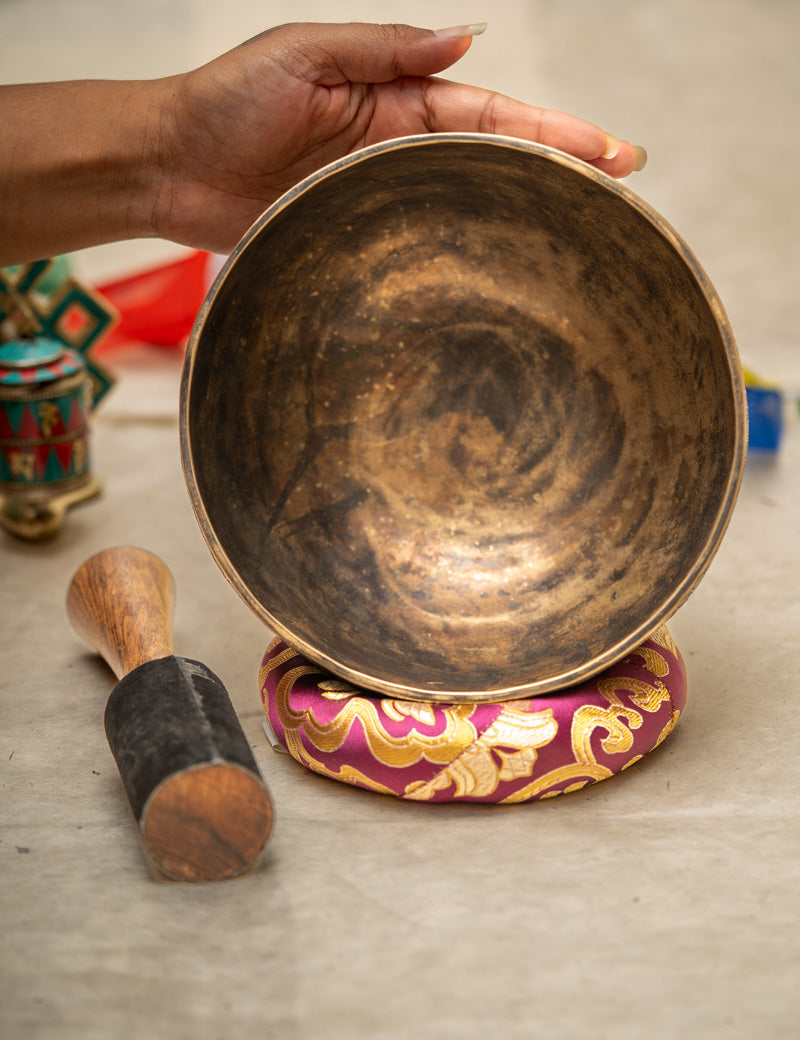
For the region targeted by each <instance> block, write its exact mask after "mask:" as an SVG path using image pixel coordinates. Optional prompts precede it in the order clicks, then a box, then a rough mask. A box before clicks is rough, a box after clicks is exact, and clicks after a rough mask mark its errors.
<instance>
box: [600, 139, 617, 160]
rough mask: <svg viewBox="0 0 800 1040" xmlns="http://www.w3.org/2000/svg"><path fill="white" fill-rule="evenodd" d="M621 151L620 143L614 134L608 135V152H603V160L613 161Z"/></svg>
mask: <svg viewBox="0 0 800 1040" xmlns="http://www.w3.org/2000/svg"><path fill="white" fill-rule="evenodd" d="M618 151H619V141H618V140H617V139H616V137H614V136H613V135H612V134H606V150H605V151H604V152H603V155H602V158H603V159H613V158H614V156H615V155H616V154H617V152H618Z"/></svg>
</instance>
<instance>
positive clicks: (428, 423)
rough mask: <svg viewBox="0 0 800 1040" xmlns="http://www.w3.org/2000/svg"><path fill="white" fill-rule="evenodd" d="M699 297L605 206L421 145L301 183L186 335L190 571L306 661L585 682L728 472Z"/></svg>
mask: <svg viewBox="0 0 800 1040" xmlns="http://www.w3.org/2000/svg"><path fill="white" fill-rule="evenodd" d="M743 415H744V406H743V389H742V386H741V381H740V378H739V375H738V367H737V363H736V352H735V347H734V345H733V341H732V338H731V335H730V332H729V329H728V326H727V322H726V320H725V318H724V314H723V312H722V309H721V307H720V305H719V303H718V301H717V299H716V296H715V294H714V292H713V290H712V289H711V287H710V286H709V284H708V282H707V279H706V278H705V276H704V275H703V273H702V271H701V270H700V269H699V268H698V266H697V264H696V262H695V261H694V258H693V257H692V255H691V253H690V252H689V251H688V249H686V247H685V246H684V245H683V244H682V243H681V241H680V240H679V239H678V238H677V236H675V234H674V232H672V231H671V229H670V228H669V227H668V226H667V225H666V224H665V223H664V222H663V221H662V220H661V219H660V218H659V217H658V216H657V215H656V214H654V213H653V212H652V211H650V210H649V209H648V208H647V207H646V206H645V205H644V204H643V203H641V202H640V201H639V200H637V199H636V197H635V196H634V195H633V194H632V193H631V192H629V191H628V190H627V189H626V188H624V187H623V186H621V185H618V184H616V183H614V182H612V181H611V180H610V179H608V178H606V177H604V176H603V175H602V174H598V173H597V172H596V171H593V170H590V169H589V168H587V167H584V166H582V165H581V164H579V163H577V162H576V161H574V160H571V159H568V158H567V157H565V156H562V155H560V154H559V153H553V152H551V151H549V150H548V149H544V148H542V147H541V146H533V145H531V146H528V145H524V144H523V143H521V142H512V141H504V140H502V139H501V140H498V139H495V138H480V137H478V136H477V135H475V136H470V135H466V136H447V137H428V138H418V139H409V140H406V141H400V142H393V143H391V144H389V145H383V146H378V147H376V148H374V149H372V150H369V151H367V152H365V153H362V154H360V155H358V156H355V157H351V158H350V159H349V160H343V161H342V162H341V163H339V164H337V165H335V166H334V167H331V168H329V169H327V170H326V171H323V172H322V173H321V174H319V175H317V176H316V177H314V178H311V179H309V181H308V182H305V183H304V184H303V185H301V186H300V187H299V188H298V189H295V191H293V192H292V193H290V194H289V195H288V196H286V197H285V198H284V200H282V201H281V202H280V203H278V204H276V206H274V207H273V208H272V209H271V210H270V211H268V212H267V213H266V214H265V215H264V217H263V218H262V219H261V221H259V223H258V224H257V225H256V226H254V228H253V229H251V231H250V232H249V234H248V236H246V238H245V239H244V240H243V242H242V244H241V245H240V246H239V247H238V249H237V251H236V252H235V253H234V255H233V256H232V257H231V259H230V260H229V261H228V264H227V266H226V268H225V269H224V270H223V272H222V273H221V275H220V277H219V278H218V280H217V283H216V285H215V287H214V289H213V290H212V292H211V293H210V294H209V299H208V300H207V302H206V304H205V306H204V309H203V311H202V312H201V316H200V318H199V319H198V322H197V325H196V327H195V331H194V333H193V336H192V340H191V342H190V346H189V351H188V354H187V362H186V369H185V374H184V385H183V392H182V438H183V451H184V466H185V469H186V472H187V480H188V483H189V488H190V492H191V494H192V498H193V503H194V506H195V510H196V512H197V515H198V518H199V520H200V524H201V527H202V528H203V531H204V534H205V536H206V538H207V540H208V542H209V545H210V547H211V549H212V552H213V553H214V555H215V557H216V559H217V562H218V563H219V565H220V566H221V568H222V570H223V571H224V572H225V574H226V575H227V577H228V578H229V580H230V581H231V582H232V583H233V584H234V586H235V587H236V588H237V589H238V591H239V592H240V594H241V595H242V596H243V598H244V599H245V600H246V602H248V603H249V605H250V606H251V607H252V608H253V609H254V610H255V611H257V613H259V614H260V616H262V617H263V619H264V620H265V621H266V623H267V624H268V625H269V626H270V627H272V628H273V630H274V631H276V632H277V633H278V634H280V635H281V636H282V637H283V638H285V639H286V640H287V641H289V642H290V643H291V644H292V645H293V646H295V647H296V648H297V649H299V650H301V651H303V652H305V653H306V654H307V655H308V656H310V657H311V658H312V659H313V660H315V661H317V662H318V663H320V664H322V665H324V666H326V667H328V668H331V669H332V670H333V671H335V672H337V673H338V674H340V675H342V676H344V677H346V678H349V679H351V680H352V681H354V682H356V683H358V684H360V685H363V686H366V687H368V688H371V689H373V690H378V691H381V692H385V693H400V694H403V695H405V696H414V697H419V698H423V699H432V700H454V699H471V700H476V699H498V698H499V697H501V696H502V697H514V696H526V695H530V694H536V693H543V692H546V691H548V690H552V689H555V688H558V687H560V686H565V685H568V684H571V683H574V682H577V681H578V680H580V679H583V678H585V677H586V676H588V675H590V674H594V673H596V672H598V671H600V670H601V669H602V668H604V667H607V666H608V665H610V664H611V663H612V662H613V661H614V660H617V659H618V658H620V657H622V656H623V655H624V654H625V653H627V652H629V651H630V650H631V649H633V648H634V647H635V646H636V645H637V644H638V642H639V641H641V639H643V638H644V637H645V636H646V635H647V634H648V633H649V632H650V631H652V630H653V629H654V628H655V627H656V626H657V625H658V624H659V623H661V622H662V621H663V620H664V619H665V618H666V617H668V616H669V615H670V614H671V613H672V612H673V611H674V609H675V608H676V607H677V606H678V605H679V604H680V602H681V601H682V600H683V599H684V598H685V596H686V595H687V594H688V592H689V591H690V590H691V588H692V587H693V586H694V584H695V583H696V581H697V580H698V579H699V577H700V576H701V575H702V573H703V572H704V570H705V569H706V567H707V565H708V562H709V560H710V558H711V556H712V554H713V552H714V549H715V548H716V545H717V543H718V541H719V539H720V537H721V535H722V533H723V531H724V528H725V526H726V523H727V520H728V516H729V513H730V510H731V508H732V505H733V501H734V498H735V494H736V489H737V487H738V482H739V477H740V472H741V467H742V462H743V451H744V449H743V439H744V438H743V418H742V416H743Z"/></svg>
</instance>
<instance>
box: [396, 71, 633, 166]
mask: <svg viewBox="0 0 800 1040" xmlns="http://www.w3.org/2000/svg"><path fill="white" fill-rule="evenodd" d="M416 85H417V87H418V89H419V91H420V100H421V101H422V104H423V105H424V106H425V109H426V122H427V125H428V129H429V130H430V131H431V132H442V133H446V132H453V131H462V132H463V131H466V132H476V133H487V134H502V135H505V136H508V137H519V138H522V139H524V140H527V141H534V142H536V143H537V144H545V145H549V146H550V147H551V148H558V149H559V150H560V151H562V152H568V153H569V154H570V155H574V156H575V157H576V158H577V159H583V160H584V161H585V162H589V163H591V164H592V165H593V166H597V167H598V168H599V169H601V170H603V171H604V172H605V173H608V174H610V175H611V176H612V177H626V176H627V175H628V174H629V173H632V172H633V171H634V170H640V169H642V167H643V166H644V162H645V161H646V153H645V152H644V149H643V148H637V147H636V146H634V145H632V144H630V142H628V141H623V140H618V139H617V138H616V137H614V136H612V135H611V134H607V133H606V132H605V131H604V130H601V129H600V127H599V126H595V125H594V124H593V123H589V122H587V120H585V119H581V118H579V117H578V116H573V115H570V114H569V113H568V112H560V111H558V110H557V109H551V108H539V107H537V106H536V105H526V104H525V103H524V102H522V101H516V100H514V99H513V98H510V97H506V95H504V94H499V93H497V92H495V91H489V90H483V89H481V88H480V87H472V86H468V85H466V84H463V83H452V82H450V81H449V80H443V79H437V78H434V77H430V78H427V79H421V80H418V81H417V84H416Z"/></svg>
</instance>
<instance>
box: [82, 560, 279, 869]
mask: <svg viewBox="0 0 800 1040" xmlns="http://www.w3.org/2000/svg"><path fill="white" fill-rule="evenodd" d="M173 602H174V585H173V581H172V577H171V576H170V574H169V571H168V570H167V568H166V567H165V566H164V564H163V563H162V562H161V560H159V559H158V557H156V556H153V555H152V553H149V552H146V551H145V550H143V549H133V548H128V547H124V548H117V549H108V550H106V551H104V552H101V553H98V554H97V555H96V556H93V557H92V558H91V559H89V560H87V561H86V563H84V564H83V566H82V567H81V568H80V569H79V570H78V572H77V574H76V575H75V577H74V578H73V580H72V584H71V585H70V587H69V590H68V592H67V614H68V616H69V619H70V621H71V622H72V624H73V626H74V627H75V629H76V631H77V632H78V633H79V635H81V636H82V637H83V638H84V639H85V640H86V641H87V642H88V643H89V644H90V645H91V646H92V647H93V648H94V649H95V650H97V651H99V653H101V654H102V656H103V657H104V658H105V660H106V661H107V662H108V664H109V665H110V666H111V668H112V670H113V671H114V673H115V674H116V676H117V678H118V679H119V680H120V681H119V682H118V683H117V685H116V687H115V688H114V690H113V691H112V693H111V696H110V697H109V699H108V704H107V705H106V712H105V728H106V736H107V737H108V743H109V746H110V747H111V751H112V753H113V755H114V758H115V759H116V762H117V767H118V768H119V772H120V776H121V777H122V782H123V784H124V785H125V791H126V793H127V795H128V800H129V801H130V804H131V809H132V810H133V814H134V816H135V817H136V820H137V822H138V824H139V828H140V831H141V834H142V838H143V841H144V845H145V848H146V851H147V853H148V856H149V859H150V861H151V863H152V864H153V866H154V867H155V869H156V870H157V871H158V872H159V873H160V874H161V875H164V876H166V877H168V878H172V879H173V880H176V881H222V880H224V879H226V878H230V877H236V876H237V875H239V874H242V873H245V872H246V871H248V870H249V869H251V868H252V867H253V866H254V865H255V863H256V861H257V859H258V857H259V855H260V853H261V849H262V848H263V846H264V843H265V842H266V840H267V838H268V836H269V833H270V830H271V828H272V802H271V800H270V797H269V793H268V792H267V789H266V787H265V785H264V781H263V780H262V778H261V775H260V773H259V771H258V766H257V765H256V762H255V759H254V758H253V753H252V751H251V750H250V745H249V744H248V743H247V738H246V737H245V735H244V733H243V732H242V728H241V726H240V724H239V720H238V719H237V717H236V713H235V711H234V709H233V706H232V704H231V702H230V698H229V697H228V694H227V692H226V690H225V687H224V686H223V685H222V683H221V681H220V680H219V678H218V677H217V676H216V675H214V673H213V672H212V671H211V670H210V669H209V668H207V667H206V666H205V665H204V664H202V663H201V662H199V661H191V660H188V659H187V658H184V657H176V656H175V655H174V654H173V652H172V609H173Z"/></svg>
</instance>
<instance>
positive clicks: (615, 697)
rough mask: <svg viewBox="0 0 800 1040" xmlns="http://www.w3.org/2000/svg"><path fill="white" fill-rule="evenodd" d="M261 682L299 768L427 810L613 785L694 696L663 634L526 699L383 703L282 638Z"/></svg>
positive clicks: (272, 718)
mask: <svg viewBox="0 0 800 1040" xmlns="http://www.w3.org/2000/svg"><path fill="white" fill-rule="evenodd" d="M259 681H260V684H261V697H262V701H263V703H264V710H265V712H266V714H267V718H268V721H269V725H270V727H271V729H272V731H273V732H274V734H275V736H276V737H277V739H278V741H279V742H280V743H281V744H282V745H283V746H284V747H285V748H286V749H287V751H288V752H289V754H290V755H292V756H293V757H294V758H295V759H297V761H298V762H300V763H302V765H304V766H306V767H307V768H308V769H311V770H313V771H314V772H315V773H320V774H321V775H322V776H327V777H331V778H332V779H334V780H340V781H342V782H344V783H348V784H354V785H356V786H357V787H364V788H367V789H369V790H371V791H380V792H382V793H383V794H391V795H395V796H396V797H398V798H404V799H408V800H412V801H419V802H451V801H463V802H488V803H492V802H503V803H506V804H508V803H513V802H526V801H533V800H535V799H539V798H549V797H552V796H553V795H557V794H565V793H567V792H569V791H576V790H579V789H580V788H582V787H585V786H586V785H587V784H592V783H596V782H597V781H598V780H605V779H606V778H607V777H610V776H613V775H614V774H616V773H619V772H621V771H622V770H623V769H627V767H628V766H630V765H633V763H634V762H637V761H638V760H639V759H640V758H641V757H642V756H643V755H645V754H647V752H648V751H652V749H653V748H655V747H657V746H658V745H659V744H660V743H661V741H662V740H664V738H665V737H666V736H667V735H668V734H669V733H670V732H671V731H672V729H673V728H674V727H675V724H676V723H677V721H678V719H679V717H680V714H681V712H682V711H683V709H684V707H685V705H686V698H687V683H686V667H685V665H684V662H683V658H682V657H681V655H680V652H679V651H678V648H677V647H676V645H675V643H674V641H673V640H672V637H671V636H670V634H669V632H668V630H667V629H666V628H665V627H662V628H660V629H658V631H657V632H655V633H654V635H652V636H651V637H650V638H649V639H647V640H645V642H643V643H642V644H641V645H640V646H639V647H637V649H636V650H635V651H634V652H633V653H632V654H630V655H629V656H628V657H626V658H625V659H624V660H623V661H621V662H619V663H618V664H615V665H613V666H612V667H611V668H608V669H607V670H606V671H605V672H603V673H602V674H600V675H598V676H596V677H595V678H594V679H592V680H590V681H589V682H585V683H582V684H580V685H578V686H573V687H571V688H569V689H567V690H562V691H560V692H558V693H553V694H547V695H544V696H541V697H534V698H530V699H528V700H512V701H505V702H502V703H495V704H490V703H465V704H432V703H423V702H418V701H405V700H399V699H396V698H394V699H393V698H388V697H381V696H379V695H377V694H370V693H369V692H367V691H365V690H361V689H357V688H356V687H353V686H351V685H349V684H348V683H346V682H344V681H342V680H341V679H337V678H336V677H334V676H333V675H331V674H330V673H328V672H325V671H324V670H322V669H321V668H320V667H319V666H317V665H315V664H312V663H311V662H310V661H309V660H308V659H307V658H305V657H302V656H301V655H300V654H299V653H297V652H296V651H295V650H292V649H291V648H290V647H287V646H286V644H285V643H283V642H281V641H280V640H276V641H275V642H273V643H272V645H271V646H270V647H269V649H268V650H267V652H266V654H265V656H264V660H263V664H262V667H261V671H260V676H259Z"/></svg>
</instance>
